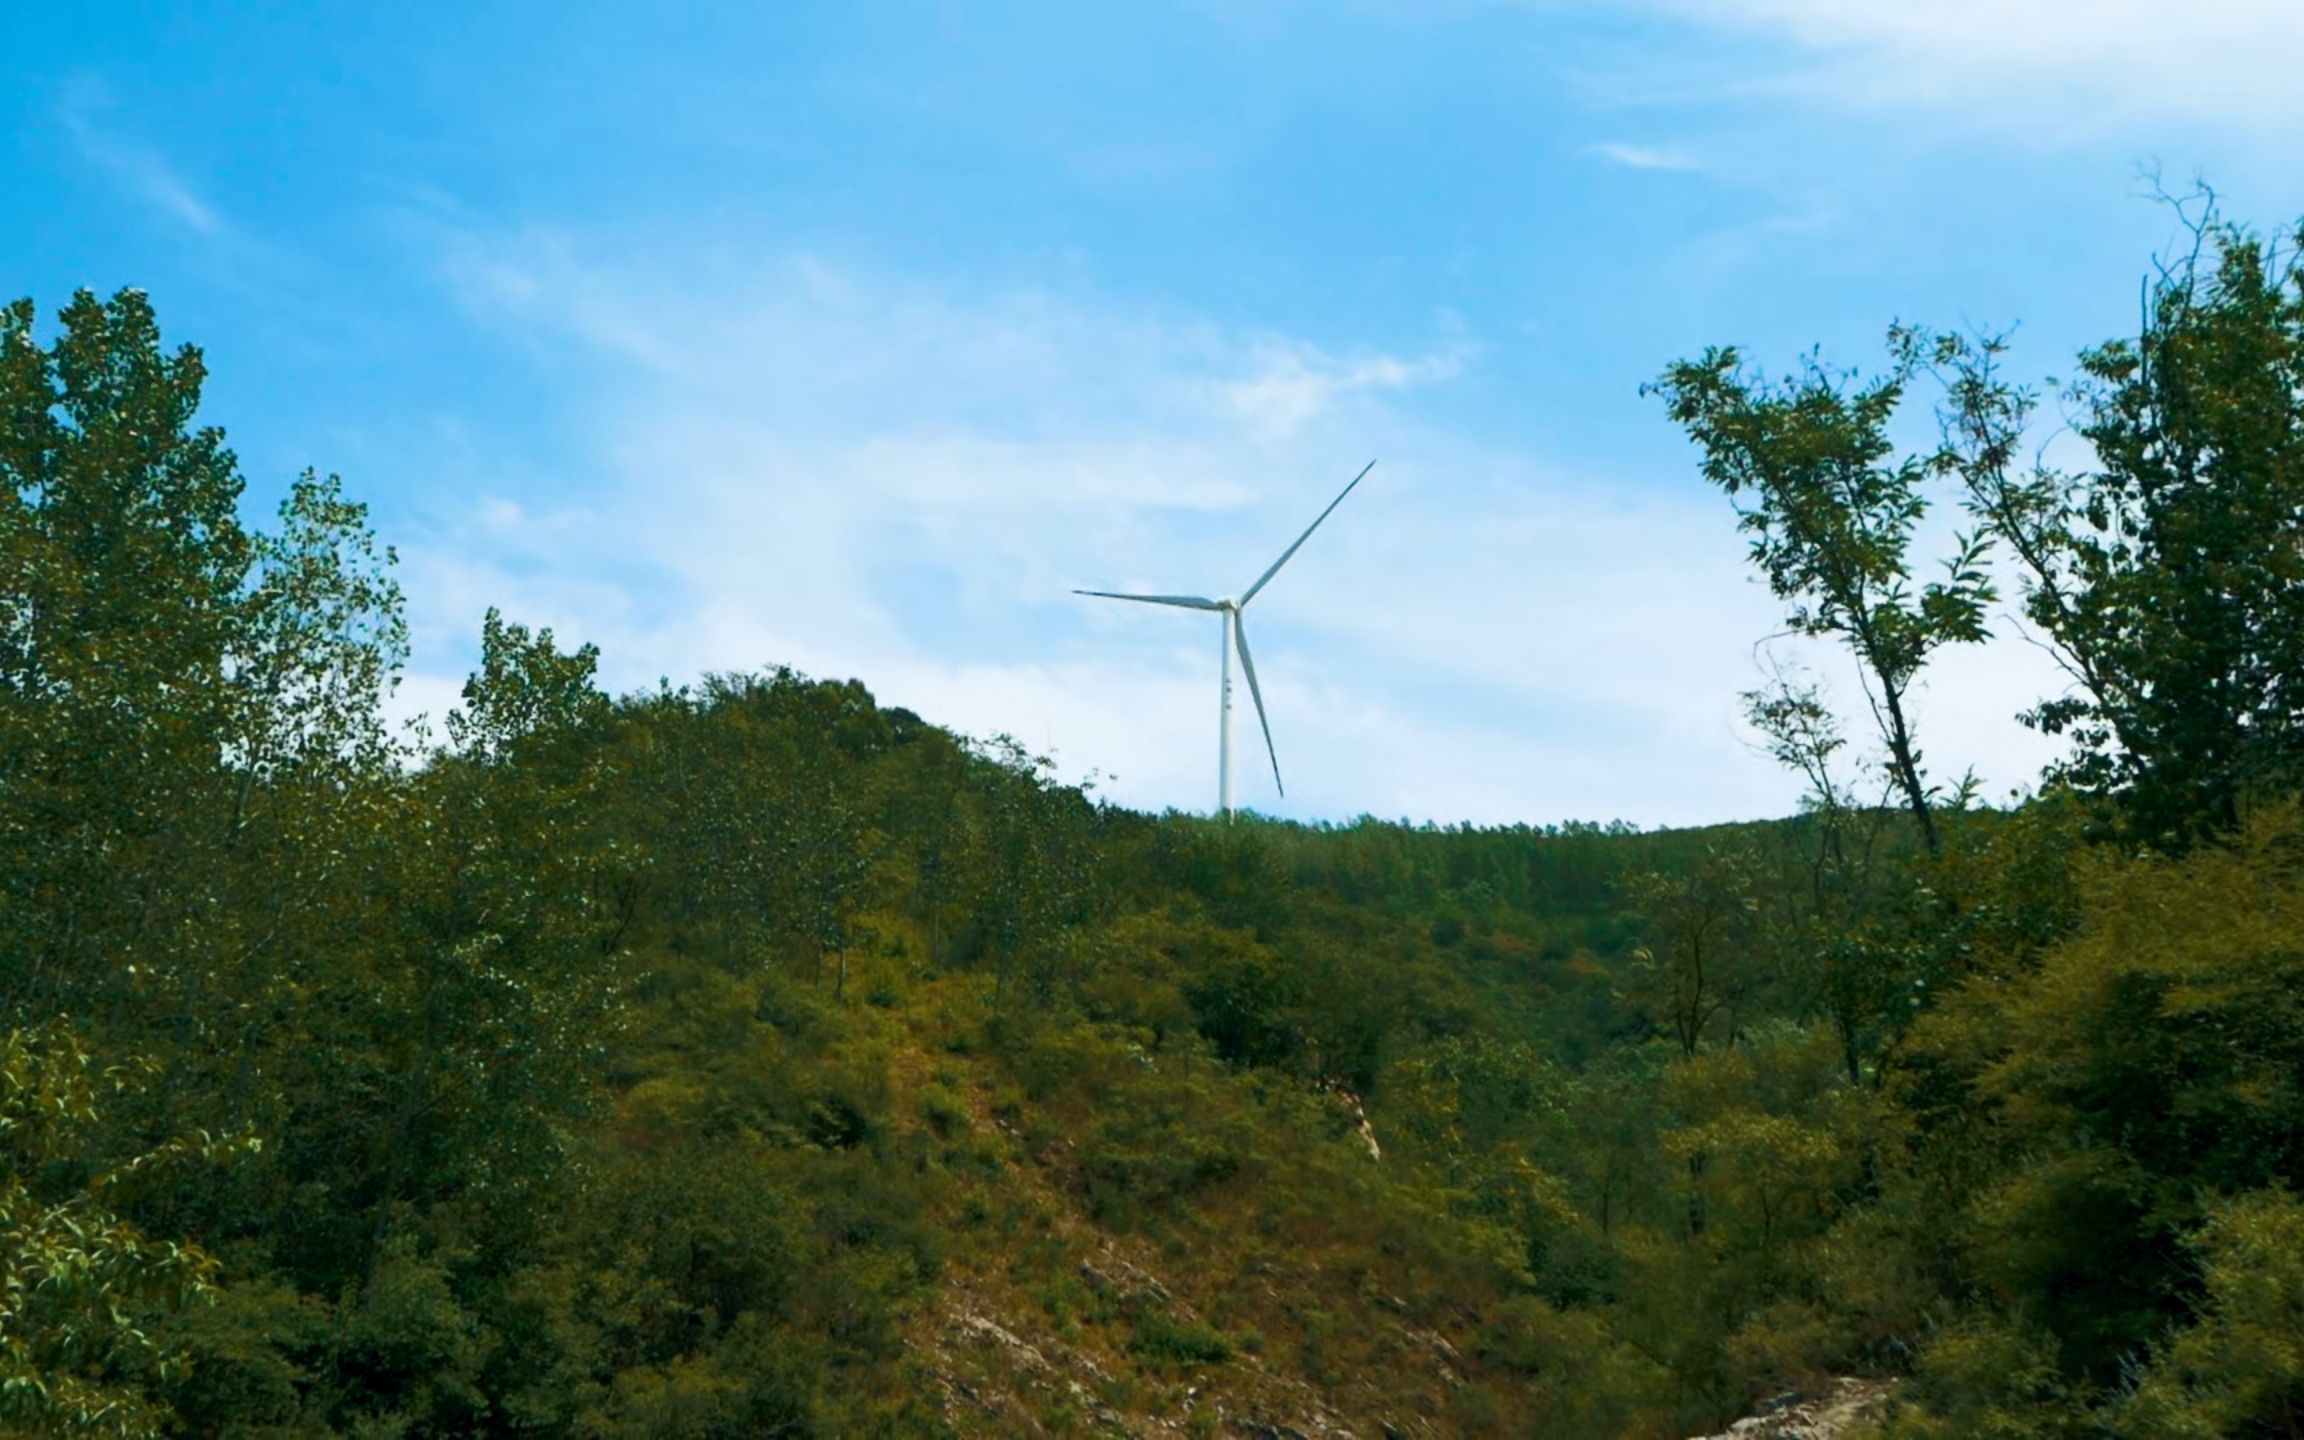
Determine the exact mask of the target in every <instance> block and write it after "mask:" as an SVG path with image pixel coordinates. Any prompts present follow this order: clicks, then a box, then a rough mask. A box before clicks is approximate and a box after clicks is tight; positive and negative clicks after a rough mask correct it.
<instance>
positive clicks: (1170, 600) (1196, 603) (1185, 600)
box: [1072, 590, 1224, 610]
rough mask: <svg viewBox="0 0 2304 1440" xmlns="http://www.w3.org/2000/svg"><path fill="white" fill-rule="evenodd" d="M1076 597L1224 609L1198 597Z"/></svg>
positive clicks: (1086, 592) (1108, 593)
mask: <svg viewBox="0 0 2304 1440" xmlns="http://www.w3.org/2000/svg"><path fill="white" fill-rule="evenodd" d="M1072 593H1073V594H1075V595H1094V596H1097V597H1098V598H1100V599H1104V600H1140V601H1142V602H1143V603H1145V604H1146V605H1181V606H1183V607H1184V608H1185V609H1187V610H1221V609H1223V608H1224V607H1223V606H1221V605H1219V604H1217V603H1216V602H1215V601H1213V600H1203V599H1201V598H1200V597H1199V596H1197V595H1123V594H1121V593H1120V592H1119V591H1117V590H1075V591H1073V592H1072Z"/></svg>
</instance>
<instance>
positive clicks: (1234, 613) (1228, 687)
mask: <svg viewBox="0 0 2304 1440" xmlns="http://www.w3.org/2000/svg"><path fill="white" fill-rule="evenodd" d="M1375 468H1376V462H1375V461H1373V460H1371V461H1369V462H1368V463H1367V464H1365V465H1363V466H1361V467H1360V473H1359V474H1357V475H1355V476H1353V477H1352V484H1351V485H1347V486H1345V487H1344V488H1343V489H1342V490H1340V491H1338V492H1337V493H1336V498H1335V499H1333V500H1331V501H1329V502H1328V508H1327V509H1326V510H1323V511H1321V512H1320V514H1319V515H1318V516H1317V517H1316V518H1315V519H1314V520H1313V521H1312V523H1311V524H1309V525H1307V526H1305V527H1304V533H1303V534H1301V535H1299V536H1297V537H1296V543H1295V544H1293V545H1290V546H1289V547H1288V548H1287V549H1285V550H1283V551H1281V552H1280V558H1279V559H1277V560H1275V561H1273V562H1272V564H1271V565H1270V566H1269V567H1267V568H1266V570H1265V571H1264V573H1263V574H1261V575H1259V576H1257V577H1256V583H1255V584H1253V585H1251V586H1249V587H1248V589H1247V590H1246V591H1245V592H1244V593H1243V594H1242V595H1241V596H1240V598H1239V599H1237V600H1234V599H1232V598H1231V597H1229V596H1227V597H1225V598H1224V599H1222V600H1209V599H1205V598H1203V597H1201V596H1198V595H1123V594H1121V593H1120V592H1118V591H1116V590H1075V591H1073V592H1072V593H1073V594H1075V595H1094V596H1096V597H1097V598H1099V599H1103V600H1134V601H1137V602H1139V603H1141V604H1145V605H1174V606H1177V607H1178V608H1180V609H1184V610H1213V611H1215V612H1216V614H1217V616H1218V623H1219V624H1220V625H1221V626H1222V628H1223V631H1224V641H1223V643H1224V651H1223V654H1224V659H1223V662H1222V666H1221V668H1220V669H1219V670H1218V672H1217V674H1218V677H1219V678H1218V682H1217V691H1216V694H1217V700H1216V709H1217V715H1216V812H1217V813H1218V814H1219V815H1221V816H1223V817H1224V818H1225V819H1226V820H1230V819H1231V818H1232V647H1233V646H1234V645H1238V646H1239V647H1240V673H1241V674H1243V675H1245V676H1247V677H1248V696H1249V698H1250V699H1252V700H1254V701H1255V702H1256V723H1257V724H1258V725H1259V726H1261V727H1263V730H1264V753H1265V754H1267V755H1269V756H1270V757H1272V784H1273V785H1274V786H1275V787H1276V788H1277V789H1278V790H1279V791H1280V793H1281V794H1282V795H1286V794H1287V793H1288V787H1287V786H1286V785H1283V784H1281V782H1280V752H1279V751H1278V750H1277V749H1275V748H1274V747H1273V744H1272V722H1271V721H1270V720H1269V719H1267V718H1266V717H1265V714H1264V692H1263V691H1262V690H1260V689H1258V688H1257V685H1256V662H1255V660H1253V659H1252V658H1250V656H1249V654H1248V627H1247V624H1246V622H1244V621H1243V620H1242V619H1241V612H1242V611H1244V610H1246V609H1247V608H1248V602H1249V601H1251V600H1253V599H1255V598H1256V593H1257V592H1258V591H1260V590H1262V589H1263V588H1264V587H1265V586H1266V585H1269V584H1271V583H1272V577H1273V576H1275V575H1277V574H1279V573H1280V567H1281V566H1283V565H1285V564H1287V563H1288V561H1289V559H1290V557H1292V556H1294V555H1295V553H1296V552H1297V551H1298V550H1300V549H1302V548H1303V546H1304V542H1305V541H1307V540H1309V539H1311V538H1312V532H1313V531H1315V530H1317V529H1319V528H1320V522H1321V521H1322V520H1325V519H1327V518H1328V517H1329V515H1330V514H1332V513H1333V512H1334V511H1335V509H1336V507H1337V506H1339V505H1341V504H1343V503H1344V497H1345V496H1347V495H1349V494H1351V493H1352V487H1353V486H1354V485H1358V484H1359V483H1360V482H1361V481H1363V480H1365V479H1367V478H1368V472H1369V471H1371V470H1373V469H1375Z"/></svg>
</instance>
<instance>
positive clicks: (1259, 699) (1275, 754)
mask: <svg viewBox="0 0 2304 1440" xmlns="http://www.w3.org/2000/svg"><path fill="white" fill-rule="evenodd" d="M1362 473H1363V474H1365V473H1366V472H1365V471H1363V472H1362ZM1232 638H1233V639H1234V640H1235V641H1237V642H1239V646H1240V673H1241V674H1243V675H1245V676H1247V677H1248V698H1249V699H1251V700H1254V701H1255V702H1256V723H1257V724H1258V725H1261V726H1263V727H1264V753H1265V754H1267V755H1269V756H1271V757H1272V783H1273V785H1275V786H1277V787H1278V788H1279V791H1280V793H1281V794H1282V795H1286V794H1287V793H1288V787H1287V786H1285V785H1282V784H1281V783H1280V752H1279V751H1278V750H1277V749H1275V748H1274V747H1273V745H1272V722H1271V721H1270V720H1267V719H1265V718H1264V692H1263V691H1262V690H1259V689H1258V688H1256V662H1255V661H1254V660H1251V659H1249V658H1248V623H1247V622H1246V621H1244V620H1242V619H1241V618H1240V612H1239V611H1237V610H1235V611H1233V612H1232Z"/></svg>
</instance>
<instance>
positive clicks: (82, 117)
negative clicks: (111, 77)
mask: <svg viewBox="0 0 2304 1440" xmlns="http://www.w3.org/2000/svg"><path fill="white" fill-rule="evenodd" d="M113 108H114V107H113V104H112V99H111V95H110V93H109V92H108V91H107V90H106V89H105V88H104V86H103V85H102V84H101V83H99V82H97V81H95V80H93V79H90V78H87V77H81V78H79V79H77V80H75V81H73V82H71V83H69V84H67V85H66V86H65V88H64V93H63V96H62V98H61V99H60V100H59V101H58V104H57V107H56V118H57V121H58V123H60V124H61V125H62V126H63V127H64V132H65V133H66V134H67V135H69V136H70V137H71V139H72V144H73V147H74V148H75V149H77V150H78V151H79V152H80V155H81V157H82V158H84V159H86V160H88V161H89V162H91V163H92V164H94V165H95V166H96V167H97V168H98V169H99V170H101V171H102V172H103V173H104V174H105V175H106V176H108V177H109V178H110V179H111V180H112V182H113V183H114V184H116V185H118V186H119V187H120V188H121V189H122V190H123V191H125V192H126V193H127V194H128V195H129V196H131V197H132V198H134V199H135V200H137V201H139V202H141V203H142V204H144V205H147V206H149V207H150V208H152V209H154V210H157V211H159V212H160V213H161V214H163V215H165V216H167V217H169V218H170V219H172V220H174V221H176V222H177V223H178V224H181V225H183V226H184V227H185V228H187V229H189V230H192V231H194V232H195V233H197V234H200V235H215V234H217V233H219V232H220V231H221V230H222V229H223V228H224V220H223V217H222V216H221V215H219V214H218V213H217V211H216V209H215V207H214V206H212V205H210V204H209V203H208V202H207V201H206V200H203V199H202V198H201V197H200V196H199V194H198V193H196V192H195V191H194V189H193V188H192V186H191V184H190V183H189V182H187V181H186V180H185V179H184V177H183V176H182V175H181V174H179V173H178V172H177V170H176V168H175V167H174V166H173V165H171V164H170V163H169V161H168V158H167V157H166V156H165V155H163V154H161V152H160V151H159V150H158V149H157V148H156V147H154V146H152V145H151V144H149V143H146V142H144V141H142V140H139V139H136V138H134V137H132V136H130V135H128V134H127V133H125V132H124V131H122V130H119V129H117V128H115V127H113V126H112V125H110V124H109V123H107V121H108V115H109V112H111V111H112V110H113Z"/></svg>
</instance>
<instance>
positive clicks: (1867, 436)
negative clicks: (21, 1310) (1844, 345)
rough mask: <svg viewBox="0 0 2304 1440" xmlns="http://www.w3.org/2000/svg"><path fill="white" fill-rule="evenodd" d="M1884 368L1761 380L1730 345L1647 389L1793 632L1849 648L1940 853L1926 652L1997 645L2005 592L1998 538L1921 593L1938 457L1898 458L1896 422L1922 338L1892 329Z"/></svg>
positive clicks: (1900, 780)
mask: <svg viewBox="0 0 2304 1440" xmlns="http://www.w3.org/2000/svg"><path fill="white" fill-rule="evenodd" d="M1889 348H1890V351H1891V353H1892V357H1893V363H1892V364H1891V366H1890V368H1889V369H1888V371H1887V373H1885V374H1883V375H1880V376H1878V377H1875V378H1872V379H1861V378H1859V377H1858V376H1857V375H1855V374H1854V373H1853V372H1842V371H1835V370H1832V369H1829V368H1827V367H1826V366H1825V365H1824V364H1823V363H1822V362H1821V361H1820V360H1818V359H1816V358H1814V357H1813V356H1812V357H1810V358H1809V359H1808V360H1807V361H1806V363H1805V364H1804V365H1803V366H1802V368H1801V369H1800V370H1799V371H1798V372H1796V373H1795V374H1792V375H1790V376H1787V377H1785V378H1783V379H1781V380H1769V379H1767V378H1765V377H1759V376H1755V375H1753V374H1751V373H1750V372H1749V371H1748V369H1747V368H1746V367H1745V365H1744V362H1743V357H1742V356H1741V355H1740V354H1739V353H1738V352H1737V350H1736V349H1735V348H1734V347H1732V346H1728V347H1715V348H1713V349H1710V350H1707V351H1705V352H1704V354H1703V356H1702V357H1701V358H1699V359H1696V360H1684V361H1681V362H1679V363H1678V364H1675V365H1673V366H1671V367H1670V368H1669V369H1667V370H1666V371H1665V372H1664V375H1663V377H1662V378H1661V379H1659V380H1657V381H1656V382H1655V383H1654V384H1652V385H1650V386H1649V387H1647V388H1648V389H1649V391H1650V392H1652V393H1655V394H1659V395H1661V396H1662V397H1663V399H1664V402H1665V405H1666V408H1667V409H1668V410H1669V412H1670V414H1671V416H1672V418H1673V419H1674V420H1675V421H1677V422H1679V423H1680V424H1681V425H1682V426H1683V427H1685V428H1686V429H1687V431H1688V434H1689V437H1690V438H1691V439H1693V440H1694V441H1695V442H1696V444H1697V446H1698V447H1699V448H1700V449H1701V450H1702V452H1703V462H1702V465H1703V473H1704V478H1705V479H1707V480H1709V481H1710V482H1712V483H1713V484H1715V485H1717V486H1719V487H1720V488H1721V490H1722V491H1724V492H1725V493H1726V494H1727V495H1728V497H1729V499H1730V500H1732V501H1735V502H1736V503H1737V507H1738V509H1737V513H1738V525H1739V527H1740V528H1741V529H1743V530H1744V531H1745V533H1747V534H1749V535H1750V536H1751V537H1752V545H1751V554H1752V562H1753V564H1754V565H1756V566H1758V567H1759V570H1760V573H1761V574H1762V575H1764V576H1765V577H1766V578H1767V581H1768V587H1769V589H1770V590H1771V591H1773V592H1774V593H1775V595H1776V597H1777V598H1778V599H1780V600H1783V601H1786V602H1787V603H1788V604H1789V605H1790V607H1791V609H1790V610H1789V612H1788V613H1787V615H1786V624H1787V625H1788V626H1789V627H1790V628H1791V630H1792V631H1793V633H1795V634H1799V635H1812V636H1822V637H1828V638H1831V639H1835V640H1838V641H1840V642H1841V643H1842V644H1844V645H1846V646H1847V647H1848V649H1849V651H1850V652H1851V653H1852V654H1853V655H1854V656H1855V658H1856V660H1857V662H1858V666H1859V670H1860V673H1861V674H1862V676H1863V677H1864V680H1865V685H1866V688H1865V697H1866V699H1867V700H1868V701H1869V702H1870V703H1871V707H1872V711H1873V715H1874V717H1875V719H1876V720H1877V721H1878V723H1879V728H1880V738H1881V742H1882V744H1883V746H1884V747H1885V749H1886V751H1887V758H1888V767H1889V771H1890V773H1891V775H1893V777H1894V778H1895V781H1896V784H1897V787H1898V788H1899V789H1900V790H1901V791H1902V792H1903V796H1904V801H1905V804H1906V806H1907V807H1908V808H1909V809H1910V810H1911V812H1912V818H1913V823H1914V824H1915V825H1917V826H1918V827H1919V832H1920V836H1921V839H1922V840H1923V842H1924V843H1925V844H1926V845H1927V846H1928V848H1929V849H1930V850H1931V851H1934V850H1936V849H1938V848H1939V847H1940V844H1941V841H1940V839H1939V836H1938V833H1937V826H1936V819H1935V815H1934V797H1935V792H1934V790H1933V789H1932V788H1931V787H1930V786H1929V784H1928V781H1927V776H1926V771H1925V768H1924V766H1923V764H1922V756H1921V751H1920V742H1919V738H1918V734H1917V731H1916V728H1915V725H1914V718H1913V714H1912V705H1911V692H1912V686H1913V683H1914V682H1915V681H1916V680H1917V679H1918V678H1919V676H1920V672H1921V669H1922V667H1923V666H1925V665H1926V664H1927V662H1928V658H1929V657H1930V656H1931V655H1932V654H1934V653H1935V652H1936V651H1937V650H1939V649H1941V648H1942V647H1944V646H1946V645H1951V644H1961V643H1972V642H1975V641H1980V640H1982V639H1983V638H1984V635H1985V627H1984V607H1985V606H1986V605H1988V604H1990V603H1991V601H1992V599H1993V598H1994V597H1993V589H1992V583H1991V580H1990V578H1989V577H1988V576H1987V575H1986V573H1985V571H1984V569H1983V560H1984V554H1985V550H1986V547H1987V544H1988V541H1987V539H1986V538H1985V537H1984V536H1982V535H1976V536H1969V537H1965V538H1960V539H1958V540H1957V542H1956V544H1955V546H1954V548H1953V552H1952V554H1951V555H1950V557H1948V559H1947V560H1946V562H1945V566H1944V569H1945V577H1944V578H1943V579H1942V580H1932V581H1929V582H1928V583H1926V584H1924V585H1920V586H1918V587H1915V586H1914V584H1913V581H1912V578H1911V576H1912V564H1911V558H1910V551H1911V544H1912V531H1913V527H1914V526H1915V525H1916V524H1918V522H1919V521H1920V519H1921V517H1922V516H1924V515H1925V514H1926V513H1927V510H1928V502H1927V499H1926V497H1925V496H1924V495H1923V494H1922V488H1921V487H1922V482H1923V481H1925V480H1926V479H1927V477H1928V473H1929V457H1928V456H1925V455H1904V456H1901V457H1898V456H1897V454H1896V447H1895V445H1894V444H1893V443H1892V442H1891V441H1890V440H1889V438H1888V427H1889V424H1890V422H1891V420H1892V419H1893V418H1894V416H1895V414H1896V412H1897V409H1898V407H1899V406H1900V405H1901V404H1902V402H1903V399H1904V394H1905V389H1906V387H1907V385H1908V384H1909V382H1910V380H1911V378H1912V375H1913V372H1914V370H1915V369H1916V368H1917V367H1918V365H1919V363H1920V359H1921V356H1920V352H1919V346H1918V344H1917V342H1916V340H1915V337H1914V336H1913V335H1912V334H1911V332H1908V331H1905V330H1902V329H1897V330H1892V331H1891V332H1890V334H1889Z"/></svg>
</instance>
